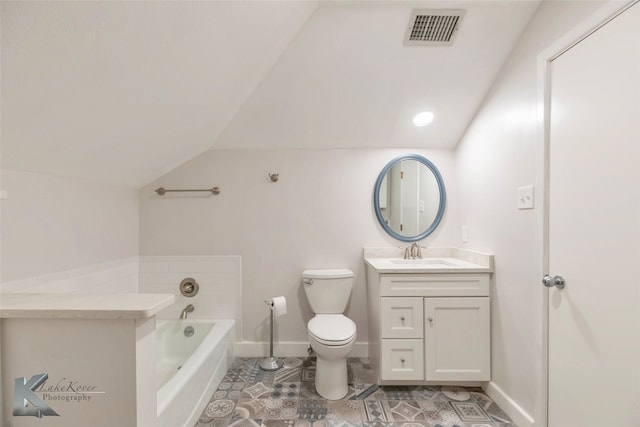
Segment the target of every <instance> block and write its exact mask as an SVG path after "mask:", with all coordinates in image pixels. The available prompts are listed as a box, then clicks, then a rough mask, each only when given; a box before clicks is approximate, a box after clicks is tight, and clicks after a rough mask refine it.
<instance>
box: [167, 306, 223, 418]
mask: <svg viewBox="0 0 640 427" xmlns="http://www.w3.org/2000/svg"><path fill="white" fill-rule="evenodd" d="M188 326H191V327H192V328H193V335H192V336H190V337H187V336H186V335H185V333H184V331H185V328H186V327H188ZM234 342H235V321H234V320H161V319H157V320H156V386H157V390H158V426H159V427H182V426H189V427H192V426H193V424H195V422H196V421H195V420H196V419H197V418H198V416H199V415H200V413H201V412H202V410H203V409H204V407H205V406H206V404H207V402H208V399H209V398H210V397H211V396H209V394H211V393H212V392H213V390H215V389H216V388H217V387H218V385H219V384H220V382H221V380H222V378H223V377H224V375H225V373H226V372H227V370H228V369H229V366H230V365H231V362H232V361H233V343H234Z"/></svg>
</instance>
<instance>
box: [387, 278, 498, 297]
mask: <svg viewBox="0 0 640 427" xmlns="http://www.w3.org/2000/svg"><path fill="white" fill-rule="evenodd" d="M380 294H381V296H400V297H405V296H422V297H462V296H472V297H473V296H489V274H482V273H480V274H471V273H470V274H381V275H380Z"/></svg>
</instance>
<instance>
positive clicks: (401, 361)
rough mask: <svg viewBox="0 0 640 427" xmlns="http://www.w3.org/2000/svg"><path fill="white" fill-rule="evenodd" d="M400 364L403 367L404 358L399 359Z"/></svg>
mask: <svg viewBox="0 0 640 427" xmlns="http://www.w3.org/2000/svg"><path fill="white" fill-rule="evenodd" d="M400 363H402V364H403V365H404V357H401V358H400Z"/></svg>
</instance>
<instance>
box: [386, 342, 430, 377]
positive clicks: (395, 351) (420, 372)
mask: <svg viewBox="0 0 640 427" xmlns="http://www.w3.org/2000/svg"><path fill="white" fill-rule="evenodd" d="M423 349H424V341H423V340H381V342H380V353H381V354H380V379H381V380H385V381H386V380H422V379H424V350H423Z"/></svg>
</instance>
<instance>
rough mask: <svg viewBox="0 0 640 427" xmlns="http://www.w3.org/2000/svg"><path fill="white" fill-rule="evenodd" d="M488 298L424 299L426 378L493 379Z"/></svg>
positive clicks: (455, 379) (452, 379)
mask: <svg viewBox="0 0 640 427" xmlns="http://www.w3.org/2000/svg"><path fill="white" fill-rule="evenodd" d="M489 313H490V312H489V298H487V297H481V298H425V299H424V317H425V323H424V328H425V342H424V345H425V352H424V354H425V378H426V380H428V381H432V380H442V381H488V380H490V379H491V361H490V345H491V342H490V335H489V331H490V314H489Z"/></svg>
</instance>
